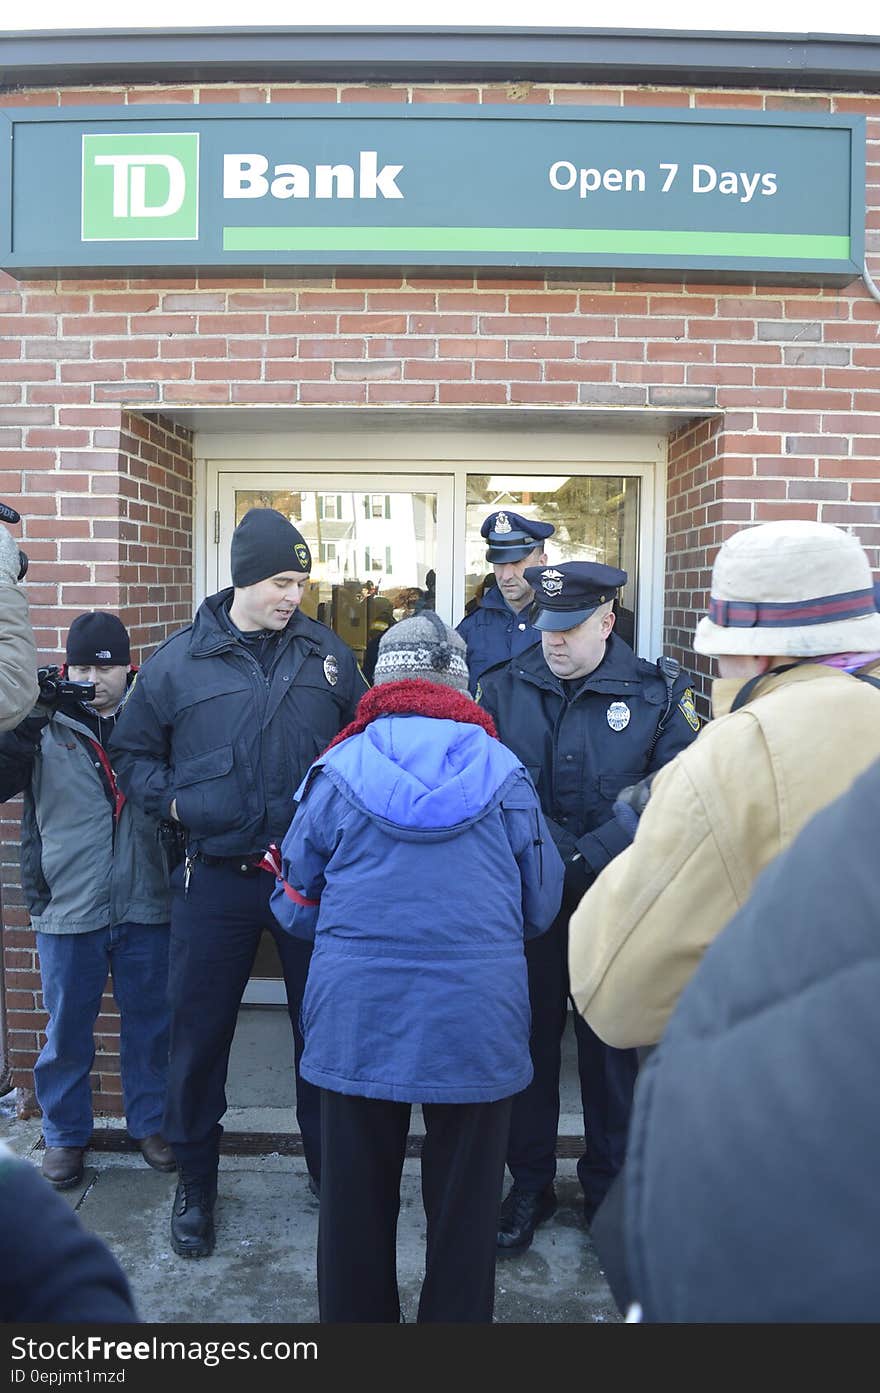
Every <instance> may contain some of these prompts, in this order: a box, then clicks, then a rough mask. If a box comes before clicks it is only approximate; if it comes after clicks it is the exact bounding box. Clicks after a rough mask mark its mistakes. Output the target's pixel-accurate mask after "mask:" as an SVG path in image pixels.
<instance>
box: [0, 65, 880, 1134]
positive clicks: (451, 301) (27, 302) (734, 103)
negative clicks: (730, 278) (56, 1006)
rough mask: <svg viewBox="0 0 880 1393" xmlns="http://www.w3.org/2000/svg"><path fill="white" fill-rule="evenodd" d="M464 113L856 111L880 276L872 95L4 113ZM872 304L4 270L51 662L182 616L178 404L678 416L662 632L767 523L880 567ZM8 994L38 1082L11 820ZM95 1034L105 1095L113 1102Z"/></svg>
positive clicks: (14, 421) (16, 96) (720, 291)
mask: <svg viewBox="0 0 880 1393" xmlns="http://www.w3.org/2000/svg"><path fill="white" fill-rule="evenodd" d="M338 101H341V102H365V103H368V102H400V103H406V102H414V103H420V102H429V101H440V102H460V103H477V102H482V103H484V104H490V103H499V104H504V103H511V104H522V103H527V104H546V103H552V104H554V105H560V106H561V105H567V104H579V103H589V104H595V105H607V106H621V107H630V106H641V107H661V106H668V107H692V108H708V109H712V108H723V109H742V110H767V111H773V110H789V109H793V110H798V111H803V110H807V111H837V112H861V113H863V114H864V115H866V117H867V118H868V141H869V145H868V151H869V153H868V219H867V237H868V243H867V245H868V248H869V265H870V266H871V267H872V269H873V274H874V275H875V277H877V278H880V97H878V96H864V97H860V96H853V95H849V94H848V95H845V96H844V95H840V96H837V95H834V94H809V93H807V94H804V93H789V94H786V93H761V92H740V91H729V92H726V91H721V90H720V91H702V90H691V89H683V88H646V87H635V86H632V87H620V88H601V89H600V88H584V87H578V86H574V85H561V86H555V87H553V86H546V85H540V84H529V83H518V84H511V85H501V84H497V85H488V86H485V87H477V86H474V85H471V84H463V85H458V86H452V87H449V86H444V85H439V84H438V85H435V86H431V85H427V84H422V85H419V86H415V87H412V86H407V85H393V86H392V85H383V84H376V85H372V86H365V87H347V86H335V85H332V84H326V85H323V86H313V85H308V84H302V85H293V86H280V85H279V86H274V87H267V86H260V85H258V86H247V87H239V86H234V85H214V86H209V87H201V88H198V87H190V86H185V87H169V88H156V87H142V88H130V89H124V88H121V87H120V88H102V89H100V90H95V89H78V90H63V91H56V90H49V91H46V90H40V91H36V90H32V91H21V92H16V93H12V94H7V95H5V96H2V97H0V106H7V107H14V106H22V105H26V106H68V105H86V106H88V105H95V104H99V103H101V104H123V103H128V104H129V105H139V104H144V103H169V104H173V103H181V102H182V103H193V102H206V103H208V102H210V103H217V102H227V103H236V102H239V103H242V104H249V103H266V102H272V103H277V104H279V105H281V106H284V105H287V104H291V103H296V102H327V103H333V102H338ZM878 369H880V305H878V304H877V303H876V302H875V301H874V300H873V299H872V298H871V297H870V295H869V294H868V292H867V290H866V289H865V287H864V285H863V284H862V283H861V282H858V281H857V282H853V283H852V284H851V285H849V286H847V287H844V288H842V289H838V288H813V287H792V286H788V285H781V284H780V285H766V284H765V285H758V286H756V285H753V284H750V283H748V282H744V283H743V282H740V283H738V284H735V285H731V284H726V283H723V284H706V283H699V282H695V281H691V282H686V281H684V280H683V279H681V278H671V279H670V280H669V281H666V282H662V283H661V282H653V281H652V282H640V281H633V280H628V279H626V278H624V277H593V278H590V279H577V280H572V281H568V282H560V281H556V280H551V281H545V280H544V279H543V278H533V279H520V278H513V277H508V278H497V279H496V278H492V277H486V278H479V277H478V278H476V279H474V278H473V277H470V276H460V277H446V276H439V275H433V276H432V275H423V276H417V277H412V278H409V279H407V280H403V279H402V278H401V277H399V276H395V275H394V274H392V273H387V274H379V275H377V276H357V277H341V276H340V277H335V278H334V277H326V278H323V279H322V278H318V277H309V278H308V279H306V278H297V277H290V276H284V275H269V276H265V277H249V276H248V277H245V276H242V277H232V276H224V275H216V274H215V275H212V276H203V277H198V278H197V277H192V278H183V279H180V278H178V279H170V278H151V277H144V278H139V279H135V280H122V279H119V280H101V281H87V280H66V281H61V282H58V283H56V282H54V281H39V282H36V281H32V282H21V283H19V282H17V281H14V280H13V279H12V278H10V277H8V276H3V275H2V274H0V471H2V472H0V497H2V498H7V499H9V500H10V501H11V502H17V503H18V504H20V506H21V511H22V513H23V514H24V516H25V519H26V522H25V529H24V539H25V541H24V544H25V546H26V549H27V550H28V551H29V552H30V553H31V555H32V556H33V558H34V560H33V568H32V580H31V584H30V593H31V599H32V603H33V605H34V613H35V622H36V626H37V630H38V638H39V642H40V646H41V648H42V649H43V650H44V651H45V652H46V653H47V654H49V655H51V654H55V653H57V651H58V648H59V645H60V643H61V640H62V637H63V633H64V630H65V628H66V626H67V623H68V622H69V619H70V618H71V617H72V616H73V614H74V613H76V612H78V611H79V610H81V609H84V608H88V607H90V606H98V607H100V606H106V607H108V608H115V607H119V608H120V611H121V612H122V614H123V617H124V618H125V619H126V622H128V623H129V624H130V625H131V626H132V629H133V633H134V636H135V639H136V643H137V645H138V647H139V649H141V650H142V651H146V650H148V649H149V648H150V647H151V646H152V645H153V644H154V643H155V642H156V641H157V640H158V639H159V638H160V637H162V636H163V635H164V634H165V633H166V632H167V631H168V630H169V629H170V628H173V627H175V626H176V625H177V624H179V623H180V622H183V621H185V620H186V619H187V618H188V616H189V610H190V604H191V588H190V585H191V572H190V562H191V558H190V553H189V547H190V538H191V491H192V485H191V446H190V441H189V439H188V437H187V434H186V432H184V431H182V430H180V429H178V428H176V427H174V426H173V425H172V424H171V423H167V424H166V425H165V426H164V427H157V426H155V425H149V424H148V423H147V422H146V421H145V420H144V418H143V416H142V415H141V414H140V412H139V408H143V409H146V408H149V409H151V410H161V408H162V407H163V406H165V407H168V408H173V407H174V406H176V405H180V404H187V405H191V404H230V405H236V406H242V405H247V404H250V403H255V404H271V405H315V404H318V405H321V404H326V405H335V406H343V405H358V404H369V405H374V406H378V405H382V406H389V405H395V406H396V405H401V406H407V405H416V406H427V405H436V406H458V405H468V406H480V405H497V406H502V405H505V406H510V405H517V404H529V405H544V406H548V405H549V406H559V407H565V406H580V407H584V406H590V405H597V406H603V407H605V406H609V405H612V406H623V407H628V408H633V407H639V406H654V407H670V408H671V407H685V408H689V409H691V410H692V411H693V413H694V417H695V418H699V416H700V413H705V412H707V411H709V410H713V411H718V410H720V411H721V412H723V413H724V414H723V417H721V418H716V419H713V420H711V421H710V420H705V419H704V420H699V419H695V421H694V423H693V424H690V425H688V426H685V427H684V428H683V429H682V430H681V431H679V432H678V433H677V434H676V435H675V436H674V437H673V438H672V441H671V445H670V458H669V525H668V538H667V548H668V555H667V596H666V602H667V606H666V640H667V646H668V647H669V650H670V651H672V652H675V653H676V654H677V656H679V657H680V658H681V659H683V660H684V661H686V662H687V663H688V664H690V665H691V666H695V667H696V668H697V671H698V674H699V675H700V677H701V679H702V680H703V684H704V685H705V679H706V678H707V676H708V665H707V664H706V663H705V662H703V661H702V660H699V661H695V659H694V655H693V654H692V652H691V649H690V636H691V634H692V630H693V624H694V620H695V617H696V615H697V614H698V613H699V612H700V610H702V609H703V608H704V606H705V601H706V594H707V590H708V581H709V570H710V567H711V561H712V557H713V555H714V553H715V550H716V549H717V546H718V544H719V542H720V541H721V540H722V539H723V538H724V536H726V535H728V534H729V533H730V532H731V531H733V530H734V529H735V528H736V527H738V526H741V525H742V524H743V523H747V522H750V521H764V520H766V519H769V518H773V517H782V516H796V517H805V518H817V519H819V520H822V521H826V522H834V523H838V524H843V525H847V526H853V527H854V528H855V529H856V531H857V532H858V534H859V536H860V537H861V539H862V541H863V542H864V543H865V545H866V546H867V547H868V548H869V552H870V555H871V559H872V562H873V564H874V566H875V568H876V567H877V566H878V564H880V376H878ZM5 815H6V819H7V820H6V821H5V823H4V824H3V828H2V831H3V834H4V840H5V843H6V847H5V851H4V866H3V877H4V885H5V886H6V890H5V895H6V922H7V924H10V925H11V928H10V929H9V930H8V933H7V946H8V952H7V968H8V978H7V988H8V996H7V1004H8V1006H9V1010H10V1017H9V1025H10V1030H11V1035H10V1040H11V1043H12V1047H13V1057H14V1060H15V1063H16V1078H17V1079H18V1081H19V1082H20V1083H22V1084H24V1085H26V1084H27V1083H28V1081H29V1080H28V1070H29V1068H30V1065H31V1063H32V1061H33V1058H34V1054H35V1051H36V1049H37V1046H38V1039H39V1030H40V1029H41V1026H42V1020H43V1018H42V1017H41V1016H40V1014H39V1009H38V1007H39V1002H38V996H37V993H38V989H39V984H38V977H37V975H36V973H35V970H34V963H33V948H32V941H31V939H30V937H29V934H28V932H27V930H26V929H25V927H24V926H25V923H26V920H25V917H24V915H23V912H22V909H21V905H20V900H19V899H18V898H17V891H16V889H15V886H14V877H13V876H12V872H11V865H10V862H11V860H12V859H13V848H12V846H11V843H12V842H14V841H15V840H16V837H17V830H16V827H15V825H14V820H13V821H10V818H11V809H10V808H7V809H6V810H5ZM102 1024H106V1029H105V1030H104V1032H103V1034H102V1035H101V1038H100V1046H101V1050H102V1053H101V1054H100V1055H99V1059H100V1060H102V1061H104V1062H105V1064H106V1067H104V1066H103V1065H102V1068H101V1069H100V1070H99V1077H98V1088H99V1094H98V1098H97V1104H98V1106H99V1108H100V1107H101V1106H107V1107H108V1108H109V1107H111V1106H112V1105H114V1104H115V1103H116V1102H117V1101H118V1100H117V1097H116V1094H117V1089H118V1084H117V1083H116V1081H115V1076H114V1074H113V1068H112V1066H113V1064H114V1062H115V1049H116V1045H115V1042H114V1039H113V1032H112V1029H111V1024H110V1018H109V1017H107V1018H106V1021H105V1019H104V1018H102Z"/></svg>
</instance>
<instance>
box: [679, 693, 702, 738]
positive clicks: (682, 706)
mask: <svg viewBox="0 0 880 1393" xmlns="http://www.w3.org/2000/svg"><path fill="white" fill-rule="evenodd" d="M678 709H679V711H680V712H681V714H682V715H683V716H684V718H685V720H686V721H687V723H688V725H689V726H690V728H691V730H699V729H700V718H699V716H698V715H697V708H696V706H695V705H694V689H693V687H687V688H686V689H685V691H684V693H683V695H682V698H681V701H680V702H679V703H678Z"/></svg>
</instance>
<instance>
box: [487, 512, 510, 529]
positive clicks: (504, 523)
mask: <svg viewBox="0 0 880 1393" xmlns="http://www.w3.org/2000/svg"><path fill="white" fill-rule="evenodd" d="M492 531H493V532H512V531H513V527H512V526H511V523H510V518H509V517H508V516H507V514H506V513H499V514H498V516H497V518H496V519H495V526H494V527H493V528H492Z"/></svg>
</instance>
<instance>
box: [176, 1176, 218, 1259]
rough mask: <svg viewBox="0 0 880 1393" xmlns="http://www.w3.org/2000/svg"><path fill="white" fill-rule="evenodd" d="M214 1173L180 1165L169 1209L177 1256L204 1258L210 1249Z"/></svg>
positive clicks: (214, 1194) (212, 1223)
mask: <svg viewBox="0 0 880 1393" xmlns="http://www.w3.org/2000/svg"><path fill="white" fill-rule="evenodd" d="M216 1199H217V1172H216V1171H211V1172H208V1173H206V1172H204V1171H202V1172H193V1171H187V1170H185V1169H183V1168H182V1167H181V1171H180V1179H179V1180H178V1182H177V1190H176V1191H175V1194H174V1207H173V1209H172V1210H171V1246H172V1248H173V1249H174V1251H175V1253H177V1255H178V1257H181V1258H207V1257H210V1255H211V1253H213V1251H214V1204H215V1201H216Z"/></svg>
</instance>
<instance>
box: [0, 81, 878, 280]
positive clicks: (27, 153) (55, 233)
mask: <svg viewBox="0 0 880 1393" xmlns="http://www.w3.org/2000/svg"><path fill="white" fill-rule="evenodd" d="M864 184H865V121H864V117H862V116H857V115H853V116H847V115H841V114H838V113H819V114H816V113H803V114H802V113H800V112H781V111H780V112H740V111H736V112H732V111H712V110H709V109H700V110H698V111H696V110H695V111H669V110H666V109H663V110H657V111H650V110H647V109H635V108H633V109H627V108H623V109H619V108H609V109H607V110H605V109H603V108H601V107H583V108H579V107H574V106H571V107H568V106H566V107H547V108H537V107H528V108H524V107H523V108H507V107H490V106H477V107H473V108H465V107H462V106H442V105H439V104H438V105H433V104H430V103H426V104H424V105H413V106H392V105H388V106H384V105H378V106H372V105H371V106H370V107H369V108H364V107H362V106H356V107H355V106H344V105H341V104H340V105H333V104H328V105H326V106H305V105H303V106H299V105H293V104H291V105H287V104H284V105H281V104H279V105H278V106H273V105H271V104H270V105H265V106H259V107H253V108H248V109H243V108H241V107H225V106H210V107H201V106H191V107H187V108H185V109H183V108H177V110H176V113H174V112H171V111H169V108H168V107H152V108H151V107H146V106H145V107H120V108H112V107H94V108H87V107H82V108H75V107H69V108H51V109H49V108H47V109H45V110H40V109H36V108H20V109H18V108H16V109H14V110H10V111H6V112H4V111H0V266H2V267H4V268H5V269H7V270H9V271H11V272H13V274H14V273H15V272H19V273H22V274H39V273H41V272H46V271H49V272H54V273H55V274H56V275H60V276H63V275H64V274H68V273H71V272H88V271H90V270H92V271H95V272H97V273H99V274H100V273H102V272H106V273H107V274H112V273H113V271H114V270H120V269H121V270H124V271H126V272H129V273H136V272H138V271H141V272H145V273H146V274H149V273H150V271H153V270H155V271H156V273H157V274H161V273H162V272H163V271H168V270H171V271H176V272H183V271H185V270H187V269H196V270H222V269H224V268H241V269H246V268H247V267H252V268H253V269H254V270H255V271H256V272H259V271H267V270H268V271H271V270H273V269H275V270H282V271H283V270H287V269H290V270H300V269H303V270H304V269H307V268H309V267H314V268H324V269H325V270H333V269H340V270H357V269H360V268H364V267H377V268H379V267H391V268H394V269H395V270H409V269H412V270H417V269H421V268H443V267H450V268H451V267H459V268H466V269H472V270H474V271H477V270H480V269H482V268H492V267H496V268H499V269H502V268H503V269H504V270H510V271H517V270H520V269H521V270H522V271H523V273H524V274H527V273H528V271H530V270H534V269H539V270H542V271H546V272H547V273H549V274H552V273H553V272H554V271H556V272H559V273H560V274H564V273H565V272H572V271H574V272H577V271H578V270H584V271H586V270H592V269H601V270H606V271H621V272H626V271H635V272H639V271H644V272H646V273H649V274H650V273H651V272H656V273H659V274H661V275H662V273H663V272H664V271H669V270H678V271H685V272H690V273H700V272H704V273H707V274H709V275H710V276H712V275H714V274H715V273H718V272H724V273H727V272H730V273H731V274H732V275H737V276H740V277H745V278H749V277H751V276H756V277H758V278H760V277H765V278H772V277H774V276H778V274H779V273H780V272H782V273H785V274H786V275H788V276H790V277H793V278H797V279H801V280H805V281H809V280H811V279H816V278H819V279H829V280H835V281H838V282H844V281H847V280H852V279H853V278H854V277H856V276H857V275H859V273H860V271H861V266H862V261H863V256H864V220H865V211H864V209H865V204H864Z"/></svg>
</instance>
